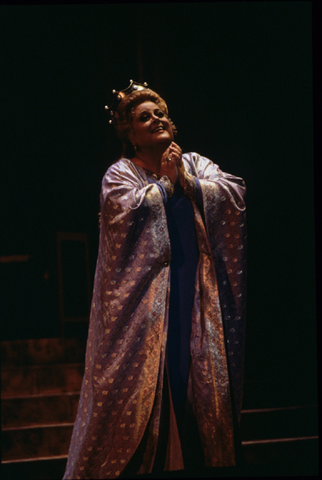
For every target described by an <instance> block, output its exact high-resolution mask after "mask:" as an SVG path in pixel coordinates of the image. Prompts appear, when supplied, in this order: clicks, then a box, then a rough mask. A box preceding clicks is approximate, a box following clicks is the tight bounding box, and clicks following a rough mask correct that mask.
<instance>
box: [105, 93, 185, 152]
mask: <svg viewBox="0 0 322 480" xmlns="http://www.w3.org/2000/svg"><path fill="white" fill-rule="evenodd" d="M148 101H150V102H154V103H155V104H156V105H158V107H159V108H160V110H161V111H162V112H163V113H164V114H165V115H166V117H167V118H168V119H169V122H170V126H171V128H172V131H173V134H174V135H176V133H177V129H176V126H175V125H174V123H173V122H172V120H171V119H170V118H169V116H168V107H167V104H166V103H165V101H164V100H163V98H161V97H160V95H158V94H157V93H156V92H154V91H153V90H150V89H148V88H147V89H144V90H139V91H136V92H132V93H130V95H127V96H126V97H125V98H123V100H122V101H121V102H120V104H119V106H118V108H117V110H116V111H115V113H114V127H115V131H116V134H117V136H118V137H119V139H120V140H122V143H123V150H122V156H123V157H127V158H133V157H134V156H135V151H134V147H133V145H132V143H131V142H130V141H129V134H130V132H131V130H132V125H133V112H134V109H135V108H136V107H137V106H138V105H140V104H141V103H143V102H148Z"/></svg>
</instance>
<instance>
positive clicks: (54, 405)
mask: <svg viewBox="0 0 322 480" xmlns="http://www.w3.org/2000/svg"><path fill="white" fill-rule="evenodd" d="M78 401H79V392H75V393H73V392H72V393H70V392H69V393H66V394H61V393H59V394H56V395H51V396H48V395H35V396H25V397H18V398H3V399H2V401H1V410H2V429H3V430H5V429H14V428H20V427H35V426H41V425H55V424H56V425H57V424H59V423H73V422H74V421H75V418H76V413H77V406H78Z"/></svg>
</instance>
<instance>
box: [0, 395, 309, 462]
mask: <svg viewBox="0 0 322 480" xmlns="http://www.w3.org/2000/svg"><path fill="white" fill-rule="evenodd" d="M64 398H65V401H66V402H67V401H71V398H72V397H70V398H68V396H67V395H65V396H64ZM43 400H44V401H45V403H46V402H47V403H48V405H49V409H50V402H55V398H50V397H46V399H45V398H43ZM56 400H57V399H56ZM77 402H78V398H77V396H74V397H73V399H72V403H73V407H72V410H71V409H70V404H69V406H68V408H69V410H68V414H69V415H70V417H69V418H72V417H75V415H76V409H77ZM52 405H53V403H52ZM61 405H62V406H63V405H64V401H63V400H62V401H61ZM303 411H305V415H303ZM314 411H316V407H312V409H311V414H310V415H309V414H308V412H307V411H306V408H300V407H299V408H298V409H294V411H293V409H292V415H291V417H290V416H289V414H290V412H289V411H287V410H285V409H281V410H280V411H279V414H280V415H284V416H285V418H284V419H283V417H281V416H279V417H278V416H276V415H277V412H276V411H275V410H273V411H268V412H267V411H265V412H252V413H251V412H246V413H243V414H242V425H243V429H242V440H243V442H242V443H243V448H244V450H245V455H246V456H247V463H248V464H254V461H255V460H254V459H257V460H258V462H259V463H262V461H265V458H266V459H268V460H269V461H274V462H275V463H276V461H277V460H278V461H283V458H284V457H285V456H287V455H291V454H292V452H293V451H294V450H295V451H296V452H298V453H297V457H298V459H299V458H300V456H299V455H300V451H301V448H302V445H303V448H305V449H307V450H310V448H313V450H314V448H315V445H316V443H317V440H318V436H317V424H316V425H315V424H314V422H313V423H312V418H315V417H314ZM312 412H313V413H312ZM62 413H63V414H64V412H62ZM244 415H245V418H246V420H247V422H243V417H244ZM301 415H302V419H301ZM251 416H252V417H253V420H254V424H255V426H256V428H255V427H254V425H252V422H251ZM305 417H306V418H309V422H308V430H307V431H306V433H305V432H304V426H303V425H302V426H301V422H303V421H304V420H305ZM67 418H68V416H67V414H66V416H65V419H67ZM281 418H282V419H283V421H280V419H281ZM287 418H291V419H292V420H293V421H294V422H295V423H299V425H300V428H299V429H298V430H296V429H295V428H294V427H293V422H291V424H290V425H289V424H288V423H287V421H286V419H287ZM49 419H50V420H49V421H48V423H47V424H43V425H39V424H35V425H33V426H32V425H31V422H34V421H37V419H36V420H30V423H29V425H28V421H26V422H25V426H24V427H21V426H20V427H17V426H11V427H8V426H7V427H5V428H4V429H3V437H2V442H3V448H2V452H3V459H4V460H6V461H9V460H18V459H24V460H27V459H30V458H41V457H45V456H57V455H64V454H66V455H67V453H68V446H69V442H70V438H71V433H72V427H73V422H70V423H68V422H67V421H66V422H65V423H63V421H62V419H61V420H60V423H55V422H54V417H53V416H51V417H49ZM258 419H259V420H260V421H258ZM276 421H279V423H274V422H276ZM51 422H52V424H50V423H51ZM283 422H284V426H283ZM310 422H311V425H310ZM12 423H14V422H12ZM246 423H248V424H249V425H250V426H251V429H250V432H249V431H247V430H245V428H246ZM270 423H271V424H272V425H271V427H270V428H269V429H267V425H270ZM273 424H274V425H273ZM11 425H12V424H11ZM279 425H281V427H282V428H279ZM262 426H263V428H261V427H262ZM256 429H257V430H256ZM290 432H292V433H293V434H294V435H293V437H292V436H287V434H288V433H290ZM301 433H302V434H303V435H302V436H301V435H300V434H301ZM259 437H260V438H259ZM56 442H57V443H56ZM57 444H59V447H57ZM307 445H312V447H310V446H307ZM51 448H52V450H51ZM57 448H59V451H58V450H57ZM314 451H315V450H314ZM280 452H282V453H280ZM288 452H291V453H290V454H289V453H288ZM312 455H313V454H312ZM313 456H314V455H313ZM301 461H305V458H304V460H303V459H302V460H301Z"/></svg>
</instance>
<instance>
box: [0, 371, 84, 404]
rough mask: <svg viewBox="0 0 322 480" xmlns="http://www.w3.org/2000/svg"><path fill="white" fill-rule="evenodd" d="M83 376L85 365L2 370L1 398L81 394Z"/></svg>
mask: <svg viewBox="0 0 322 480" xmlns="http://www.w3.org/2000/svg"><path fill="white" fill-rule="evenodd" d="M83 375H84V364H83V363H72V364H59V365H32V366H28V367H6V368H2V369H1V397H2V398H6V397H19V396H22V395H38V394H53V393H64V392H79V391H80V389H81V384H82V380H83Z"/></svg>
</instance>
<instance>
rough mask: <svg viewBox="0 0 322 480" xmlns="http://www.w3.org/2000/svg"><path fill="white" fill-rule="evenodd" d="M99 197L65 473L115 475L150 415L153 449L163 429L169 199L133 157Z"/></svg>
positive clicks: (106, 181)
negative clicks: (98, 224)
mask: <svg viewBox="0 0 322 480" xmlns="http://www.w3.org/2000/svg"><path fill="white" fill-rule="evenodd" d="M100 200H101V227H100V240H99V253H98V259H97V265H96V272H95V279H94V290H93V298H92V306H91V314H90V325H89V333H88V341H87V350H86V360H85V374H84V379H83V384H82V390H81V394H80V401H79V406H78V413H77V417H76V421H75V425H74V430H73V435H72V439H71V444H70V450H69V457H68V463H67V467H66V472H65V476H64V478H73V479H75V478H116V477H118V475H120V472H121V471H122V470H123V469H124V467H125V466H126V464H127V463H128V461H129V459H130V458H131V457H132V455H133V453H134V452H135V450H136V448H137V446H138V445H139V443H140V441H141V439H142V436H143V433H144V431H145V429H146V427H147V424H148V421H149V420H150V424H151V428H152V435H151V438H152V440H151V442H152V443H151V442H150V443H151V445H150V451H152V452H153V451H155V447H156V442H157V436H158V431H157V430H156V429H155V428H154V422H156V424H158V415H159V413H160V408H159V409H158V408H156V405H157V406H158V405H160V402H161V396H160V395H161V391H162V381H163V376H162V375H163V370H164V369H163V364H164V358H165V345H166V331H167V323H166V322H167V298H168V289H169V264H170V260H171V247H170V240H169V235H168V230H167V222H166V214H165V209H164V204H163V200H162V196H161V193H160V190H159V187H158V186H157V185H155V184H150V185H149V183H148V181H147V179H146V178H145V177H144V173H143V172H142V171H141V170H140V169H138V168H137V167H136V166H135V165H134V164H133V163H132V162H130V161H129V160H127V159H122V160H119V161H118V162H117V163H116V164H114V165H112V166H111V167H110V168H109V169H108V171H107V172H106V174H105V176H104V178H103V181H102V190H101V197H100ZM157 385H158V389H157ZM152 409H153V412H154V413H153V414H152V417H153V418H152V420H151V412H152ZM155 430H156V431H155ZM151 462H152V463H153V454H152V455H151Z"/></svg>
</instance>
